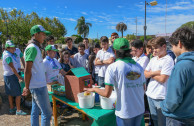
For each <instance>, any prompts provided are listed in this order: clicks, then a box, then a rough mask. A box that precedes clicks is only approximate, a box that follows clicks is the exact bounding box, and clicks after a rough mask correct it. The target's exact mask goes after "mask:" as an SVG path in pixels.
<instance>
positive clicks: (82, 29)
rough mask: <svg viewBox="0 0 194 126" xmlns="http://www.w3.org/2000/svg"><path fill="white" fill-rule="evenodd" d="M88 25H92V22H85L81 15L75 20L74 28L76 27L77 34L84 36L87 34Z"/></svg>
mask: <svg viewBox="0 0 194 126" xmlns="http://www.w3.org/2000/svg"><path fill="white" fill-rule="evenodd" d="M90 27H92V24H91V23H88V22H85V18H84V17H83V16H81V17H80V18H79V19H78V20H77V25H76V26H75V30H76V29H77V34H78V35H81V36H82V37H83V38H85V37H87V36H88V35H89V30H90Z"/></svg>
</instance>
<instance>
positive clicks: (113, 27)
mask: <svg viewBox="0 0 194 126" xmlns="http://www.w3.org/2000/svg"><path fill="white" fill-rule="evenodd" d="M115 28H116V26H107V29H114V30H115Z"/></svg>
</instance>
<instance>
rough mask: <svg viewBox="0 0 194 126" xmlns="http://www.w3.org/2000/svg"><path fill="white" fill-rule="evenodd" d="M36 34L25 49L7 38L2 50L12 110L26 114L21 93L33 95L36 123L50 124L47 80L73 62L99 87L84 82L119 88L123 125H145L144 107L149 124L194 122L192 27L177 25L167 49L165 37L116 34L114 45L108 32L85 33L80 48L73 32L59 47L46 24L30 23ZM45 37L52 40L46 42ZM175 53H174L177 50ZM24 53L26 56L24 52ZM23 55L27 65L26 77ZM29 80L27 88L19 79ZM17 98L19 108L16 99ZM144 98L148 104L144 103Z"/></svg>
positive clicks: (53, 79)
mask: <svg viewBox="0 0 194 126" xmlns="http://www.w3.org/2000/svg"><path fill="white" fill-rule="evenodd" d="M30 33H31V36H32V39H31V40H30V41H29V42H28V45H27V47H26V49H25V51H24V54H23V53H22V52H21V51H20V50H19V49H18V48H15V45H14V42H13V41H11V40H7V41H6V44H5V48H6V50H5V51H4V52H3V69H4V82H5V91H6V94H7V95H8V99H9V104H10V110H9V112H10V113H12V114H13V113H16V115H26V113H25V112H24V111H22V110H21V109H20V99H21V95H24V96H26V95H28V94H29V93H31V95H32V110H31V125H32V126H37V125H39V119H38V117H39V113H40V112H41V123H42V125H45V126H49V125H50V119H51V116H52V109H51V105H50V101H49V96H48V89H47V84H50V85H52V84H56V83H59V80H58V78H59V76H63V77H64V76H65V75H66V74H67V72H68V71H69V70H70V69H71V68H77V67H84V68H85V69H86V70H87V71H88V72H89V73H90V74H91V75H92V78H93V81H94V84H97V85H99V86H101V87H104V89H100V88H84V90H85V91H87V92H96V93H98V94H99V95H101V96H104V97H109V96H110V95H111V93H112V91H113V90H115V91H116V93H117V103H116V109H115V115H116V122H117V125H118V126H140V124H141V120H142V118H143V115H144V112H145V110H146V111H147V110H148V111H149V112H150V115H151V116H150V124H151V125H154V126H165V125H167V126H184V125H186V126H193V125H194V102H193V101H194V97H193V95H192V94H193V93H194V86H193V84H194V79H193V78H194V67H193V64H194V52H193V51H194V31H193V30H191V29H189V28H180V29H178V30H176V31H175V32H174V33H173V34H172V36H171V37H170V39H169V42H170V44H171V45H172V51H173V52H174V53H173V52H172V51H171V50H167V43H166V40H165V38H163V37H156V38H153V39H151V40H149V41H148V42H142V41H141V40H133V41H132V42H130V43H129V41H128V40H127V39H125V38H119V35H118V34H117V33H115V32H114V33H112V34H111V46H109V39H108V37H106V36H102V37H101V38H100V44H99V43H95V44H93V45H91V46H89V40H88V39H87V38H84V39H83V42H81V43H79V45H78V48H76V47H75V46H73V40H72V38H71V37H67V38H66V39H65V43H66V44H67V46H66V47H65V48H64V49H61V50H58V47H57V46H56V45H55V42H54V37H53V36H51V35H50V34H51V33H50V32H49V31H46V30H45V29H44V28H43V27H42V26H41V25H35V26H33V27H32V28H31V29H30ZM45 40H46V42H47V46H46V47H45V48H44V49H43V48H42V47H41V44H42V43H43V42H44V41H45ZM174 54H175V55H176V56H175V55H174ZM23 57H24V58H23ZM20 59H21V61H22V64H23V67H24V78H22V77H21V76H20V75H21V72H20V71H23V70H22V69H21V64H20ZM20 80H21V81H24V82H25V87H24V89H23V93H22V94H21V87H20V84H19V81H20ZM13 97H15V98H16V100H15V101H16V108H15V107H14V105H13ZM144 104H145V105H144Z"/></svg>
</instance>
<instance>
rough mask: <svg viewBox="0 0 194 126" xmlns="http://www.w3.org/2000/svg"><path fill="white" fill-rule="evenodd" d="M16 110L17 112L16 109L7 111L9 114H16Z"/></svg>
mask: <svg viewBox="0 0 194 126" xmlns="http://www.w3.org/2000/svg"><path fill="white" fill-rule="evenodd" d="M16 110H17V109H16V108H12V109H9V113H10V114H14V113H15V112H16Z"/></svg>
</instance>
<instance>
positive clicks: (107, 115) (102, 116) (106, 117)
mask: <svg viewBox="0 0 194 126" xmlns="http://www.w3.org/2000/svg"><path fill="white" fill-rule="evenodd" d="M49 95H50V97H49V98H50V100H51V101H52V102H53V115H54V119H55V125H57V117H56V100H57V101H60V102H62V103H64V104H66V105H68V106H70V107H72V108H74V109H76V110H78V111H80V112H82V113H84V114H86V115H88V116H90V117H91V118H93V119H94V121H93V123H92V126H107V125H109V126H116V116H115V110H105V109H102V108H101V107H100V105H99V104H95V106H94V107H93V108H91V109H82V108H80V107H79V104H78V103H76V102H73V101H71V100H69V99H67V98H65V97H61V96H57V95H55V94H53V92H49ZM51 96H52V99H51Z"/></svg>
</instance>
